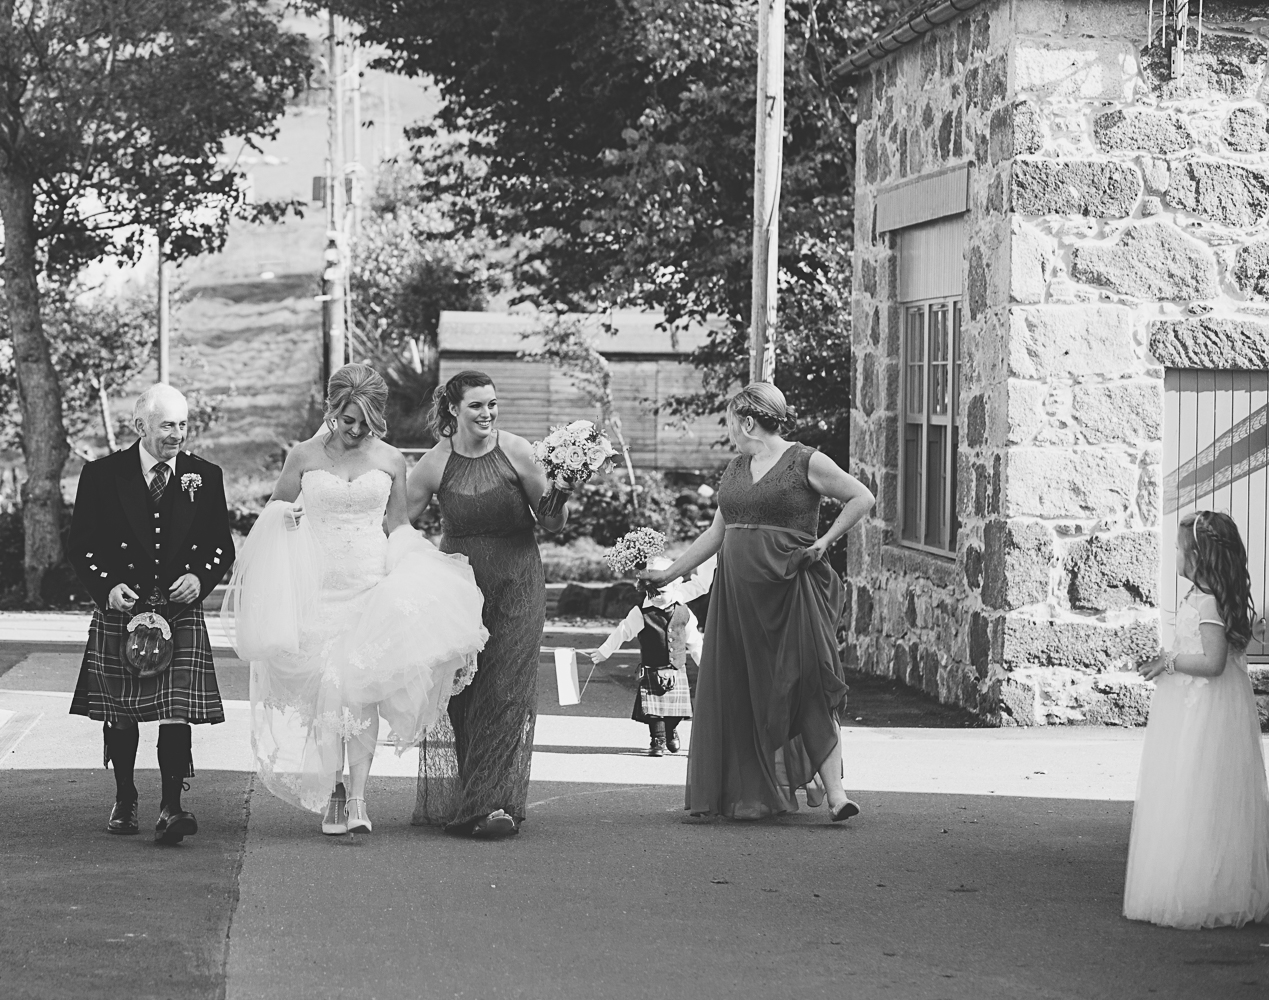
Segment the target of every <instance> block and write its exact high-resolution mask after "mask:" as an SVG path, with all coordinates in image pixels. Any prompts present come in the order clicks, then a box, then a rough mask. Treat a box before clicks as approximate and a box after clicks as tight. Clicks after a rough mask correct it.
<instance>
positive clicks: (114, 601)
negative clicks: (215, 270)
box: [68, 384, 234, 844]
mask: <svg viewBox="0 0 1269 1000" xmlns="http://www.w3.org/2000/svg"><path fill="white" fill-rule="evenodd" d="M188 417H189V408H188V406H187V405H186V402H185V397H184V396H183V395H181V393H179V392H178V391H177V390H175V389H173V388H172V387H171V386H169V385H164V384H158V385H154V386H151V387H150V388H149V389H147V390H146V391H145V392H144V393H143V394H142V395H141V397H140V398H139V399H138V400H137V406H136V413H135V425H136V431H137V434H138V435H139V437H140V440H139V441H138V442H137V443H136V444H134V445H133V446H132V447H131V448H128V449H125V450H124V451H120V452H116V453H115V454H113V455H108V456H107V457H105V458H101V459H98V460H97V461H95V462H90V463H89V464H88V465H86V466H84V470H83V473H82V474H81V475H80V479H79V492H78V493H77V494H76V497H75V516H74V519H73V520H72V522H71V533H70V540H69V546H68V547H69V550H70V551H69V553H68V554H69V558H70V561H71V564H72V565H73V566H74V567H75V572H76V573H77V574H78V575H79V579H80V580H81V581H82V582H83V584H84V586H85V587H86V588H87V589H88V592H89V593H90V594H91V595H92V598H93V602H94V603H95V604H96V605H97V608H96V610H95V611H94V612H93V620H92V624H91V626H90V627H89V631H88V646H87V648H86V649H85V650H84V661H83V666H82V667H81V669H80V673H79V683H78V684H77V686H76V688H75V697H74V699H73V700H72V702H71V709H70V710H71V713H72V714H75V715H86V716H88V717H89V718H91V719H96V720H99V721H101V722H102V723H103V732H104V736H105V762H106V764H107V765H109V764H113V765H114V769H115V805H114V809H113V810H112V811H111V814H110V822H109V824H108V826H107V829H108V830H109V832H110V833H118V834H127V833H136V832H137V831H138V829H139V827H138V822H137V788H136V785H135V784H134V783H133V767H134V765H135V762H136V756H137V742H138V731H137V723H139V722H158V723H159V724H160V725H159V740H158V757H159V773H160V775H161V776H162V780H163V797H162V800H161V802H160V808H159V818H158V822H157V824H156V825H155V828H154V839H155V841H157V842H158V843H162V844H177V843H180V841H181V840H182V839H184V838H185V837H187V836H190V835H191V834H194V833H197V832H198V822H197V820H196V819H195V818H194V815H193V813H190V812H187V811H185V810H184V809H182V808H181V792H182V791H183V790H188V787H189V786H188V785H186V784H185V779H186V778H191V777H193V775H194V761H193V755H192V752H191V749H190V726H191V725H197V724H199V723H203V722H208V723H215V722H224V721H225V712H224V707H223V706H222V705H221V701H220V690H219V688H218V687H217V685H216V671H215V667H214V665H213V663H212V653H211V641H210V640H209V638H208V636H207V625H206V623H205V621H204V620H203V608H202V602H203V600H204V598H206V597H207V595H208V594H209V593H211V591H212V588H214V587H215V586H216V585H217V584H218V583H219V582H220V581H221V579H222V578H223V577H224V575H225V573H226V572H227V571H228V570H229V567H230V566H231V564H232V563H233V557H234V546H233V538H232V536H231V535H230V531H229V515H228V512H227V511H226V508H225V488H224V479H223V476H222V475H221V471H220V468H219V467H218V466H215V465H212V464H211V463H210V462H206V461H204V460H203V459H201V458H198V457H197V456H195V455H191V454H190V453H189V452H184V451H181V446H182V445H183V444H184V443H185V436H186V429H187V421H188ZM145 612H153V613H155V614H157V615H158V616H159V617H160V618H161V619H162V620H163V622H166V626H167V632H168V633H169V634H170V638H171V642H172V649H171V660H170V663H167V664H166V666H165V667H164V666H163V665H162V664H163V662H165V661H166V657H163V658H161V659H160V661H159V665H158V667H157V668H156V669H157V671H158V672H151V671H150V670H149V669H146V670H138V669H137V666H136V664H135V663H132V662H131V660H135V659H136V657H135V656H134V657H129V656H126V655H124V654H125V650H124V647H125V646H126V645H127V644H128V642H129V637H130V631H129V625H130V624H131V623H133V622H134V620H135V619H137V618H138V617H139V616H140V615H142V614H143V613H145ZM147 621H148V622H149V623H150V624H151V625H153V626H154V628H155V633H156V634H157V633H158V632H161V631H162V630H163V628H164V626H163V625H162V624H160V623H159V622H158V620H157V619H154V618H150V619H142V622H147ZM135 630H136V626H135V625H134V626H133V631H135Z"/></svg>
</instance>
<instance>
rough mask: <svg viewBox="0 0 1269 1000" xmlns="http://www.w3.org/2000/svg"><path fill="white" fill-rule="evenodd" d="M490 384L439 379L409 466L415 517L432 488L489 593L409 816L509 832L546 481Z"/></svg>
mask: <svg viewBox="0 0 1269 1000" xmlns="http://www.w3.org/2000/svg"><path fill="white" fill-rule="evenodd" d="M497 419H498V398H497V390H496V388H495V386H494V384H493V380H492V379H490V378H489V376H488V375H485V374H484V373H483V372H476V371H464V372H459V373H458V374H456V375H455V376H454V377H453V378H451V379H450V380H449V381H448V382H446V383H445V384H444V385H442V386H440V387H439V388H438V389H437V390H436V395H435V398H434V400H433V409H432V423H433V427H434V430H435V433H436V437H437V445H436V447H435V448H433V449H431V450H430V451H429V452H428V453H427V454H426V455H424V456H423V458H421V459H420V460H419V462H418V464H417V465H416V466H415V467H414V468H413V469H412V470H411V471H410V475H409V484H408V487H409V488H408V495H409V512H410V517H411V519H412V520H417V519H418V518H419V517H420V516H421V515H422V513H423V511H424V510H425V509H426V508H427V505H428V504H429V503H430V502H431V501H432V498H433V497H435V498H436V501H437V504H438V506H439V507H440V511H441V528H442V538H441V540H440V548H441V551H442V552H451V553H461V554H462V555H465V556H466V557H467V558H468V559H469V560H470V561H471V566H472V570H473V571H474V572H475V575H476V582H477V584H479V586H480V589H481V591H482V592H483V594H484V596H485V606H484V622H485V625H486V627H487V628H488V629H489V643H488V645H486V647H485V648H484V650H483V651H482V652H481V654H480V657H479V668H478V669H477V671H476V678H475V679H473V682H472V686H471V687H469V688H468V689H467V690H465V691H463V692H462V694H460V695H458V696H456V697H454V698H453V699H452V700H451V701H450V703H449V709H448V718H449V722H450V726H445V725H444V724H443V722H442V724H441V725H439V726H437V727H436V728H435V729H434V730H433V731H432V732H430V733H429V734H428V737H427V739H426V740H425V741H424V742H423V744H422V745H421V746H420V752H419V784H418V799H417V803H416V807H415V812H414V819H413V822H414V823H416V824H432V825H443V826H444V827H445V829H446V831H447V832H449V833H453V834H457V835H460V836H468V835H470V836H476V837H482V838H497V837H503V836H507V835H509V834H513V833H517V832H519V829H520V824H521V823H522V822H523V821H524V813H525V807H526V803H527V800H528V787H529V766H530V761H531V759H532V754H533V730H534V724H535V722H536V719H537V677H538V659H539V654H540V650H541V645H542V629H543V626H544V625H545V622H546V585H545V579H544V576H543V572H542V557H541V555H540V553H539V551H538V545H537V540H536V538H535V537H534V527H535V523H540V524H541V525H542V526H543V527H544V528H546V530H547V531H550V532H556V531H559V530H560V529H561V528H562V527H563V526H564V523H565V521H566V520H567V518H568V505H567V504H565V505H564V506H563V508H562V509H561V510H560V512H559V513H558V514H556V515H554V516H543V515H541V514H540V513H538V515H537V517H536V521H535V512H538V511H539V509H540V508H541V506H542V503H541V502H542V500H543V499H544V497H545V496H546V495H547V492H548V489H549V487H550V485H551V484H550V483H549V482H548V481H547V477H546V473H545V472H544V471H543V469H542V468H541V467H540V466H539V465H538V464H537V463H536V462H535V461H534V460H533V454H532V450H531V448H530V445H529V442H528V441H526V440H525V439H524V438H522V437H520V436H518V435H516V434H512V433H510V432H508V431H500V430H498V428H497V426H496V423H497Z"/></svg>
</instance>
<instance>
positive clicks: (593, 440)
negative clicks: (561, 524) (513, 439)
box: [533, 420, 616, 517]
mask: <svg viewBox="0 0 1269 1000" xmlns="http://www.w3.org/2000/svg"><path fill="white" fill-rule="evenodd" d="M615 454H616V449H614V448H613V446H612V444H611V443H609V441H608V439H607V438H606V437H604V435H603V434H601V433H600V432H599V428H598V427H596V426H595V425H594V424H593V423H592V422H591V421H589V420H574V421H573V422H572V423H571V424H568V425H566V426H564V427H554V428H552V429H551V433H550V434H548V435H547V436H546V437H545V438H544V439H543V440H541V441H534V442H533V460H534V461H535V462H537V463H538V465H540V466H542V468H543V469H545V470H546V476H547V478H548V479H549V480H550V481H551V489H550V491H549V492H548V493H547V495H546V496H544V497H543V498H542V502H541V503H540V504H538V513H539V514H541V515H542V516H543V517H553V516H555V515H556V514H558V513H559V512H560V511H561V510H562V509H563V507H564V504H565V502H566V501H567V500H568V495H569V494H570V493H572V492H573V489H574V488H575V487H576V486H577V484H578V483H584V482H585V481H586V480H587V479H589V478H590V477H591V476H592V475H593V474H594V473H596V472H598V471H599V470H600V469H602V468H603V467H604V466H606V465H608V464H609V462H611V461H612V457H613V455H615Z"/></svg>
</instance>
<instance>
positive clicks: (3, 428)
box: [0, 286, 158, 447]
mask: <svg viewBox="0 0 1269 1000" xmlns="http://www.w3.org/2000/svg"><path fill="white" fill-rule="evenodd" d="M146 291H149V290H148V289H147V290H140V289H135V290H132V291H130V292H127V293H124V294H121V295H113V296H112V295H104V294H101V293H100V291H98V290H84V289H80V288H78V287H73V286H72V287H66V286H53V287H46V288H45V289H44V292H43V297H42V301H41V303H40V305H41V319H42V321H43V329H44V336H45V339H46V340H47V341H48V346H49V356H50V359H51V360H52V362H53V367H54V369H55V370H56V371H57V376H58V388H59V390H60V392H61V396H62V420H63V424H64V425H65V428H66V433H67V437H68V439H69V440H70V441H71V442H73V441H75V439H76V438H79V437H81V436H86V435H89V434H93V432H94V431H96V432H98V433H101V434H104V435H105V436H106V439H107V441H109V442H110V443H111V445H112V446H113V443H114V437H115V421H114V418H113V416H112V414H111V411H110V404H109V394H110V393H111V392H112V391H116V392H117V391H118V390H119V389H121V388H122V387H123V386H125V385H127V384H128V383H129V382H131V381H132V379H134V378H136V377H137V376H138V375H140V374H141V373H142V372H143V371H144V370H145V369H146V368H147V367H149V365H150V364H151V363H152V361H153V360H154V342H155V319H156V314H157V311H158V310H157V308H156V306H157V300H156V297H155V296H154V295H151V294H146ZM7 327H8V324H7V322H6V320H5V317H4V316H3V315H0V444H2V445H3V446H5V447H14V446H15V445H16V446H18V447H21V445H22V411H21V406H20V402H19V392H18V380H17V374H16V371H15V365H14V359H13V341H12V338H10V337H9V336H8V329H7ZM94 436H95V434H94Z"/></svg>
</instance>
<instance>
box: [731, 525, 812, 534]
mask: <svg viewBox="0 0 1269 1000" xmlns="http://www.w3.org/2000/svg"><path fill="white" fill-rule="evenodd" d="M726 527H727V530H728V531H731V529H732V528H744V529H746V530H748V531H792V532H794V533H795V534H799V535H809V534H810V532H809V531H806V530H804V529H802V528H790V527H788V526H787V525H783V524H729V525H727V526H726Z"/></svg>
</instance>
